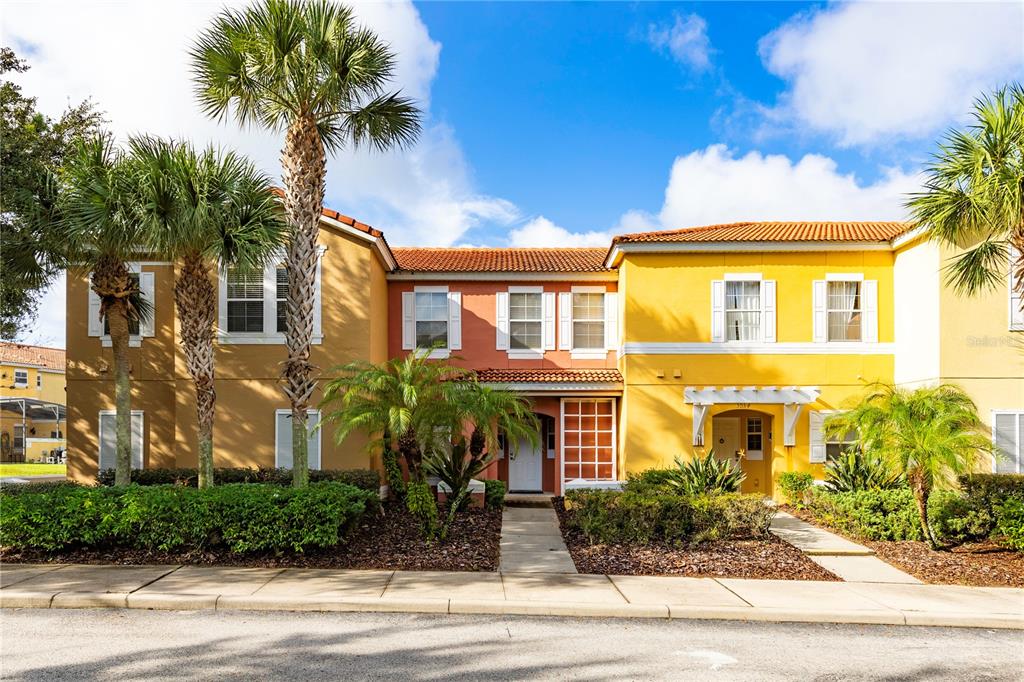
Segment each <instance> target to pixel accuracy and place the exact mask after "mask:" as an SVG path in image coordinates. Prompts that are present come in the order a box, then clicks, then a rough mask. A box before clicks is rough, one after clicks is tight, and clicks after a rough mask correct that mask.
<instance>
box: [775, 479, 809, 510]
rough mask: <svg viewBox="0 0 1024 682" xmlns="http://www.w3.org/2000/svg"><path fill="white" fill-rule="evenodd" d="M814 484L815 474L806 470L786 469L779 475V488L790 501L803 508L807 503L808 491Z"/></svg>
mask: <svg viewBox="0 0 1024 682" xmlns="http://www.w3.org/2000/svg"><path fill="white" fill-rule="evenodd" d="M813 485H814V476H812V475H811V474H809V473H807V472H806V471H785V472H783V473H781V474H780V475H779V488H780V489H781V490H782V494H783V495H785V496H786V499H787V500H789V503H790V504H792V505H793V506H795V507H796V508H798V509H802V508H803V507H804V505H805V504H806V503H807V493H808V492H810V490H811V486H813Z"/></svg>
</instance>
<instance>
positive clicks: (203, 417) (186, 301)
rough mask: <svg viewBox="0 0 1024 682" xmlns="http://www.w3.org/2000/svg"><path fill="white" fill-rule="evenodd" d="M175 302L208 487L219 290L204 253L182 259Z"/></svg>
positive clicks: (201, 466)
mask: <svg viewBox="0 0 1024 682" xmlns="http://www.w3.org/2000/svg"><path fill="white" fill-rule="evenodd" d="M174 303H175V305H176V306H177V308H178V319H179V320H180V321H181V331H180V336H181V347H182V350H183V352H184V354H185V365H186V366H187V367H188V373H189V374H190V375H191V376H192V383H193V385H194V386H195V389H196V421H197V423H198V426H199V440H198V446H199V487H200V488H208V487H210V486H212V485H213V420H214V415H215V412H216V404H217V392H216V391H215V390H214V383H213V379H214V356H213V325H214V318H215V316H216V311H217V292H216V291H215V290H214V286H213V283H212V282H211V281H210V277H209V274H208V273H207V270H206V263H205V262H204V259H203V257H202V255H201V254H198V253H193V254H189V255H188V256H186V257H185V258H184V259H183V264H182V268H181V273H180V274H179V275H178V280H177V281H176V282H175V283H174Z"/></svg>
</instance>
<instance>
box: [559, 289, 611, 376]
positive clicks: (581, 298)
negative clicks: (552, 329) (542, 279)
mask: <svg viewBox="0 0 1024 682" xmlns="http://www.w3.org/2000/svg"><path fill="white" fill-rule="evenodd" d="M616 296H617V294H616V293H615V292H608V291H607V290H606V288H605V287H604V286H600V285H599V286H586V285H581V286H574V287H572V289H571V291H563V292H561V293H559V294H558V321H559V322H558V347H559V348H560V349H561V350H568V351H571V356H572V357H573V358H575V359H581V360H588V359H593V360H600V359H604V358H605V357H606V356H607V354H608V351H609V350H612V349H614V348H615V347H616V345H617V343H618V342H617V332H618V328H617V319H618V305H617V303H616Z"/></svg>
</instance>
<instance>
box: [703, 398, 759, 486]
mask: <svg viewBox="0 0 1024 682" xmlns="http://www.w3.org/2000/svg"><path fill="white" fill-rule="evenodd" d="M709 445H710V447H713V448H714V450H715V456H716V457H718V458H719V459H732V460H734V461H738V462H739V463H740V466H741V467H742V468H743V473H744V474H746V479H744V481H743V486H742V488H741V490H742V492H745V493H761V494H762V495H771V494H772V476H771V470H772V415H770V414H767V413H765V412H759V411H757V410H747V409H738V410H729V411H727V412H722V413H720V414H716V415H715V416H713V417H712V418H711V443H710V444H709Z"/></svg>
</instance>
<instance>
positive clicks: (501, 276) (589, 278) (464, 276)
mask: <svg viewBox="0 0 1024 682" xmlns="http://www.w3.org/2000/svg"><path fill="white" fill-rule="evenodd" d="M387 278H388V279H389V280H393V281H410V280H416V281H431V280H436V281H442V282H449V281H463V282H466V281H469V282H615V281H616V280H618V278H619V276H618V273H616V272H614V271H609V272H500V271H494V272H420V271H418V270H401V271H399V272H392V273H389V274H388V276H387Z"/></svg>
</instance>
